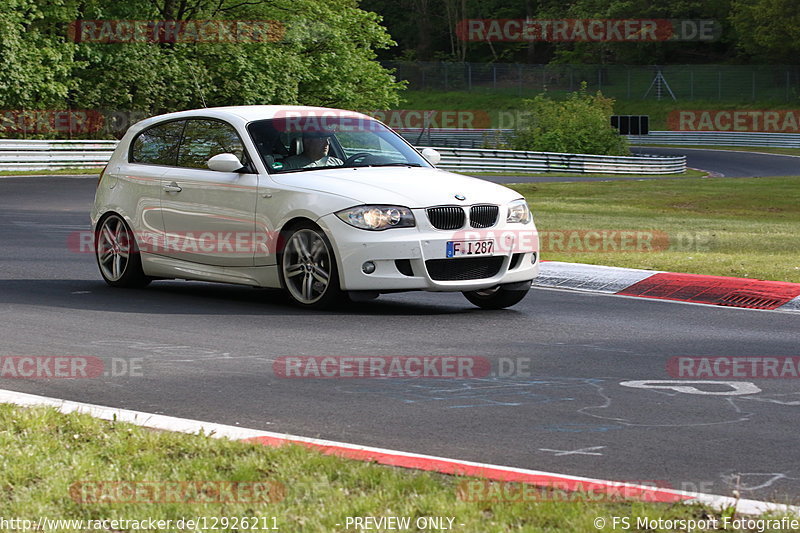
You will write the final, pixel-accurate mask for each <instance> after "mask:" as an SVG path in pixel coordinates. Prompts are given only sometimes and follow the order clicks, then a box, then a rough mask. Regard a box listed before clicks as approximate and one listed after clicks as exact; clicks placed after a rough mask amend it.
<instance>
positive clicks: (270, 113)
mask: <svg viewBox="0 0 800 533" xmlns="http://www.w3.org/2000/svg"><path fill="white" fill-rule="evenodd" d="M285 113H288V114H289V116H303V115H312V116H314V115H318V116H320V117H323V116H337V117H352V118H363V119H371V118H372V117H369V116H367V115H364V114H363V113H358V112H356V111H349V110H346V109H333V108H329V107H312V106H298V105H242V106H226V107H206V108H202V109H191V110H187V111H178V112H176V113H168V114H165V115H158V116H155V117H150V118H148V119H145V121H143V122H148V123H151V122H155V121H160V120H164V119H179V118H189V117H213V118H233V117H236V118H239V119H241V120H244V121H246V122H251V121H253V120H264V119H271V118H275V117H281V116H284V114H285Z"/></svg>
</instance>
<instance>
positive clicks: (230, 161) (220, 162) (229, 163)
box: [206, 154, 244, 172]
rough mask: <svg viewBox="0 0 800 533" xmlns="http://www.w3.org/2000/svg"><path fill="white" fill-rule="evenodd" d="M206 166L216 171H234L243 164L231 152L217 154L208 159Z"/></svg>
mask: <svg viewBox="0 0 800 533" xmlns="http://www.w3.org/2000/svg"><path fill="white" fill-rule="evenodd" d="M206 164H207V165H208V168H210V169H211V170H216V171H217V172H236V171H237V170H239V169H240V168H242V167H243V166H244V165H242V162H241V161H239V158H238V157H236V156H235V155H233V154H217V155H215V156H214V157H212V158H211V159H209V160H208V163H206Z"/></svg>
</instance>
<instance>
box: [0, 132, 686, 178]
mask: <svg viewBox="0 0 800 533" xmlns="http://www.w3.org/2000/svg"><path fill="white" fill-rule="evenodd" d="M116 145H117V141H21V140H0V170H47V169H51V170H53V169H63V168H99V167H102V166H103V165H105V164H106V162H108V159H109V158H110V157H111V154H112V152H113V149H114V148H115V147H116ZM436 149H437V150H438V151H439V153H440V154H441V155H442V160H441V162H440V163H439V165H438V166H439V168H442V169H445V170H457V171H461V172H555V171H558V172H570V173H604V174H678V173H681V172H684V171H685V170H686V157H684V156H679V157H661V156H625V157H616V156H601V155H584V154H556V153H548V152H522V151H516V150H491V149H472V148H442V147H436Z"/></svg>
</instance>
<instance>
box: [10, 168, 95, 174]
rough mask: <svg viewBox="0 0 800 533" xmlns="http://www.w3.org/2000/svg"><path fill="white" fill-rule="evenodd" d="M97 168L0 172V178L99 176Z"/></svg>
mask: <svg viewBox="0 0 800 533" xmlns="http://www.w3.org/2000/svg"><path fill="white" fill-rule="evenodd" d="M100 170H101V169H99V168H72V169H60V170H0V176H78V175H83V174H95V175H98V174H100Z"/></svg>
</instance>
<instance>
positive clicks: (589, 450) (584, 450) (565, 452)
mask: <svg viewBox="0 0 800 533" xmlns="http://www.w3.org/2000/svg"><path fill="white" fill-rule="evenodd" d="M603 448H605V446H592V447H591V448H581V449H580V450H572V451H569V450H551V449H550V448H539V451H540V452H553V454H554V455H555V456H556V457H561V456H562V455H603V454H602V453H600V452H595V451H592V450H602V449H603Z"/></svg>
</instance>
